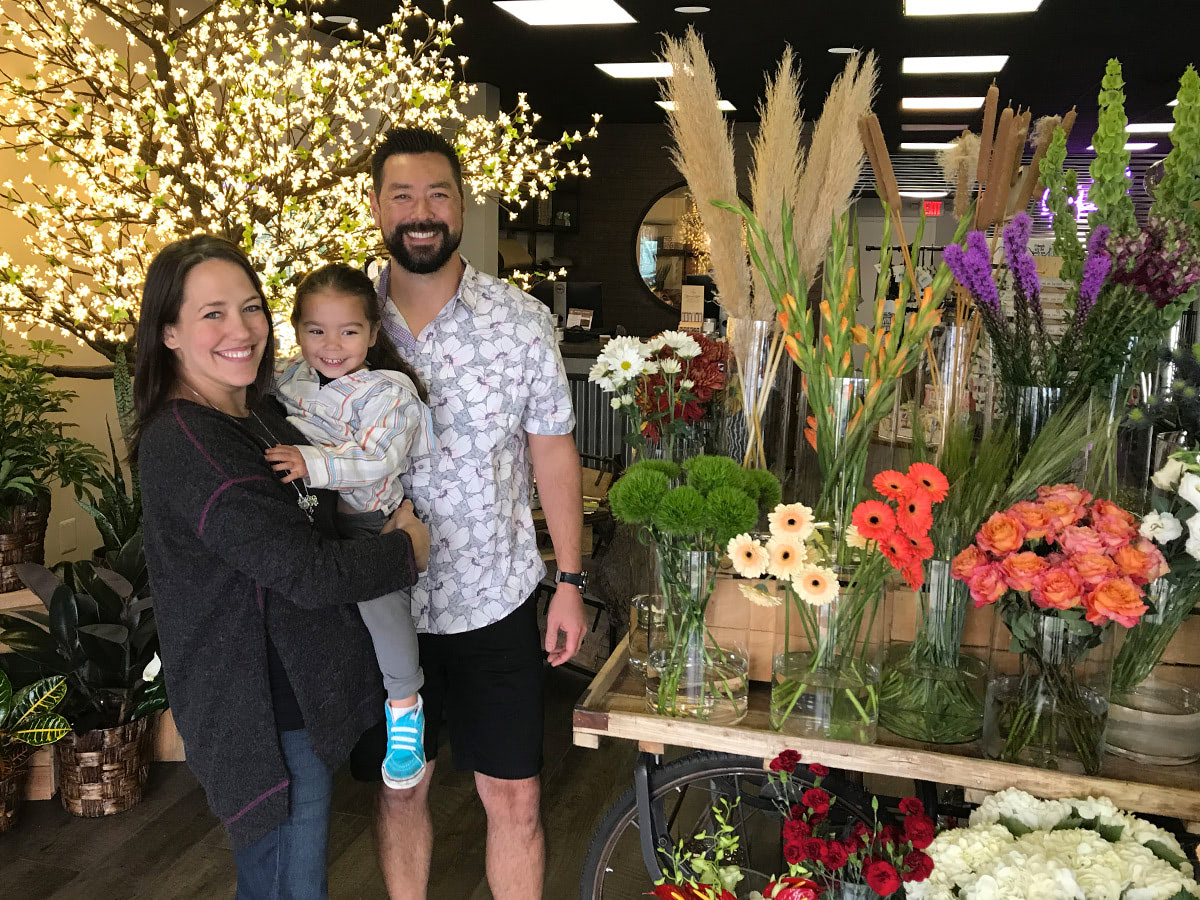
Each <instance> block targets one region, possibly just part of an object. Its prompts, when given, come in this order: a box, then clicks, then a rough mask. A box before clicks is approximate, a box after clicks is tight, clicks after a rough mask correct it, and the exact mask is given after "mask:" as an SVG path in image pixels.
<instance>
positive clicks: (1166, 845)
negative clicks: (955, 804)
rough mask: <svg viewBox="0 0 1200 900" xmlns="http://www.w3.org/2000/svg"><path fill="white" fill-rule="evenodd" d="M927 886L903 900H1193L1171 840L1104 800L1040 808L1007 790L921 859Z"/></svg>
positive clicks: (1196, 898)
mask: <svg viewBox="0 0 1200 900" xmlns="http://www.w3.org/2000/svg"><path fill="white" fill-rule="evenodd" d="M925 852H926V853H928V854H929V855H930V856H931V857H932V858H933V863H934V865H933V873H932V874H931V875H930V877H929V879H928V880H927V881H922V882H915V883H912V884H909V885H906V887H907V892H908V893H907V896H908V900H1200V886H1197V884H1196V881H1195V879H1194V877H1193V874H1192V867H1191V866H1190V865H1189V864H1188V861H1187V857H1186V856H1185V855H1184V853H1183V849H1182V848H1181V847H1180V846H1179V842H1178V841H1176V840H1175V838H1174V836H1173V835H1171V834H1170V833H1169V832H1167V831H1164V830H1163V829H1161V828H1158V827H1157V826H1155V825H1153V824H1151V823H1150V822H1147V821H1146V820H1145V819H1139V818H1138V817H1136V816H1132V815H1130V814H1128V813H1126V812H1122V811H1121V810H1119V809H1117V807H1116V806H1115V805H1114V804H1113V802H1112V801H1111V800H1109V799H1108V798H1107V797H1099V798H1096V797H1088V798H1087V799H1086V800H1039V799H1037V798H1036V797H1033V796H1030V795H1029V794H1027V793H1025V792H1024V791H1020V790H1017V789H1016V788H1009V789H1008V790H1005V791H1000V792H999V793H997V794H993V795H992V796H990V797H988V798H987V799H986V800H985V801H984V802H983V804H982V805H981V806H980V807H979V808H978V809H977V810H975V811H974V812H973V813H971V820H970V826H969V827H967V828H954V829H950V830H948V831H943V832H942V833H941V834H939V835H938V836H937V837H936V838H934V840H933V843H932V844H930V845H929V848H928V849H927V850H926V851H925Z"/></svg>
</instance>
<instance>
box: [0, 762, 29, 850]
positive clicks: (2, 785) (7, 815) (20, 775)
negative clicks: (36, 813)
mask: <svg viewBox="0 0 1200 900" xmlns="http://www.w3.org/2000/svg"><path fill="white" fill-rule="evenodd" d="M27 772H28V770H27V769H26V768H25V767H24V766H21V767H20V768H18V769H17V771H15V772H14V773H13V774H12V775H10V776H9V777H8V778H0V834H4V832H6V831H8V830H9V829H11V828H12V827H13V826H14V825H16V824H17V812H18V810H20V808H21V798H22V797H24V796H25V775H26V773H27Z"/></svg>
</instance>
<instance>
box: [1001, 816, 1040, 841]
mask: <svg viewBox="0 0 1200 900" xmlns="http://www.w3.org/2000/svg"><path fill="white" fill-rule="evenodd" d="M1000 824H1001V825H1003V826H1004V827H1005V828H1007V829H1008V832H1009V834H1011V835H1012V836H1013V837H1020V836H1021V835H1023V834H1031V833H1032V832H1033V829H1032V828H1030V827H1029V826H1028V825H1025V824H1022V823H1021V822H1019V821H1018V820H1016V819H1014V818H1013V817H1012V816H1001V817H1000Z"/></svg>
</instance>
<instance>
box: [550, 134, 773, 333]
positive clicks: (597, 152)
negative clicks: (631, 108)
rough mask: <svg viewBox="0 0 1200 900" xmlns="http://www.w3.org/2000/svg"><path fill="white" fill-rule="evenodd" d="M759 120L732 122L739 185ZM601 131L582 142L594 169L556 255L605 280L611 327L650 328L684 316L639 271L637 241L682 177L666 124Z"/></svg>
mask: <svg viewBox="0 0 1200 900" xmlns="http://www.w3.org/2000/svg"><path fill="white" fill-rule="evenodd" d="M754 128H755V126H753V125H735V126H734V151H735V165H736V166H737V170H738V177H739V190H740V191H742V192H743V194H746V193H748V188H747V186H746V183H745V182H746V173H747V172H748V169H749V160H750V136H751V135H752V134H753V130H754ZM599 132H600V136H599V137H598V138H597V139H595V140H594V141H588V142H586V143H585V144H583V145H581V146H582V149H583V151H584V152H585V153H586V154H587V157H588V161H589V162H590V164H591V169H592V177H591V178H583V179H580V182H579V231H578V232H576V233H574V234H559V235H556V236H555V242H554V250H555V254H556V255H558V256H566V257H570V259H571V260H572V261H573V262H574V265H573V266H572V267H571V269H570V275H569V277H570V279H571V280H577V281H599V282H602V283H603V285H604V326H605V330H608V329H610V328H612V327H613V326H614V325H618V324H619V325H624V326H625V328H626V330H627V331H629V333H630V334H636V335H640V336H648V335H652V334H656V333H657V332H659V331H662V330H663V329H666V328H674V327H676V326H677V325H678V324H679V313H678V311H672V310H670V309H668V308H666V307H665V306H664V305H663V304H661V303H659V302H658V300H657V299H655V297H654V296H653V295H652V294H651V293H650V291H649V289H648V288H647V287H646V286H645V284H644V283H643V282H642V279H641V277H640V276H639V275H638V270H637V265H636V261H635V259H634V242H635V239H636V237H637V229H638V225H639V224H641V216H642V214H643V213H644V212H645V211H646V210H647V209H648V208H649V207H650V205H651V203H652V202H653V201H654V200H655V198H657V197H658V196H659V195H660V194H662V193H664V192H665V191H667V190H668V189H670V188H673V187H675V186H677V185H679V184H681V183H682V182H683V176H682V175H680V174H679V171H678V170H677V169H676V168H675V166H674V165H672V164H671V159H670V153H669V150H668V147H669V146H670V144H671V138H670V135H669V133H668V131H667V128H666V126H665V125H607V124H605V123H604V122H601V123H600V126H599Z"/></svg>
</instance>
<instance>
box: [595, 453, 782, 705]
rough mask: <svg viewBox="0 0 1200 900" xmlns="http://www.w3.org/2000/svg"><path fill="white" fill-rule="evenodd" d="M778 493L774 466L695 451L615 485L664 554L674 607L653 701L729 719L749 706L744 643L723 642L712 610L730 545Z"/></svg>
mask: <svg viewBox="0 0 1200 900" xmlns="http://www.w3.org/2000/svg"><path fill="white" fill-rule="evenodd" d="M681 478H682V479H683V482H684V483H683V484H675V482H677V481H678V480H680V479H681ZM779 497H780V488H779V482H778V480H777V479H776V478H775V476H774V475H772V474H771V473H770V472H767V471H763V470H755V471H748V470H745V469H743V468H742V467H741V466H739V465H738V464H737V463H736V462H734V461H733V460H731V459H729V458H728V457H722V456H697V457H693V458H692V459H689V460H686V461H685V462H684V463H683V465H682V466H677V465H675V464H674V463H671V462H669V461H667V460H645V461H642V462H637V463H634V464H633V465H632V466H630V467H629V469H628V470H627V471H626V472H625V474H624V475H623V476H621V478H620V479H619V480H618V481H617V482H616V483H614V484H613V486H612V489H611V490H610V491H609V495H608V499H609V503H610V505H611V507H612V511H613V515H614V516H615V517H616V518H617V519H618V520H619V521H621V522H626V523H628V524H631V525H637V526H642V527H643V528H644V530H645V533H646V536H647V537H648V539H649V540H652V541H653V542H654V544H655V546H656V548H657V553H658V565H659V581H660V590H661V593H662V595H663V597H664V602H665V606H666V611H665V616H664V624H663V632H664V634H663V642H662V649H650V650H649V654H648V658H647V663H646V699H647V703H648V705H649V707H650V709H651V710H653V711H656V712H659V713H661V714H663V715H670V716H691V717H695V718H700V719H704V720H706V721H710V722H718V723H723V724H731V723H733V722H737V721H739V720H740V719H741V718H742V717H743V716H744V715H745V714H746V701H747V695H748V689H749V683H748V676H747V668H748V663H747V659H746V648H745V647H744V646H742V647H729V646H726V647H722V646H720V645H719V644H718V642H717V641H716V640H715V639H714V638H713V636H712V634H711V632H710V631H709V629H708V627H707V625H706V624H705V620H704V616H705V611H706V610H707V607H708V601H709V599H710V598H711V596H712V591H713V583H714V580H715V578H716V571H717V563H718V560H719V558H720V555H721V550H722V548H724V547H725V545H726V544H727V543H728V542H729V540H730V539H731V538H732V537H734V536H735V535H738V534H742V533H745V532H748V531H750V530H752V529H753V528H754V527H755V524H756V523H757V522H758V520H759V516H760V515H761V514H762V513H763V512H765V511H766V510H768V509H771V508H773V507H774V506H775V505H777V504H778V502H779ZM655 646H656V647H657V646H658V643H657V641H656V642H655Z"/></svg>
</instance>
